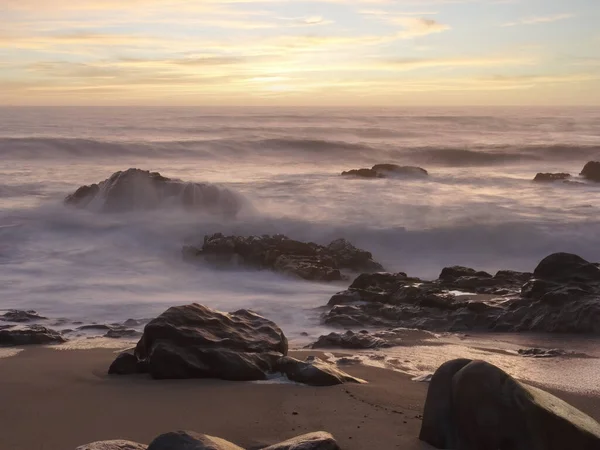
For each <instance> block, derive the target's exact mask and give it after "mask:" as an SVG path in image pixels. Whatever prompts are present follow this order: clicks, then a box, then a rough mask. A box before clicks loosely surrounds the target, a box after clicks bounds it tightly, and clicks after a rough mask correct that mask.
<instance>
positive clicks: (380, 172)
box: [342, 164, 429, 178]
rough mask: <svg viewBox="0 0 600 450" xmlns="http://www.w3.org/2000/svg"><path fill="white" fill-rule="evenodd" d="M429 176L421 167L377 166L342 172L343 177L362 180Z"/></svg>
mask: <svg viewBox="0 0 600 450" xmlns="http://www.w3.org/2000/svg"><path fill="white" fill-rule="evenodd" d="M428 175H429V174H428V172H427V171H426V170H425V169H422V168H421V167H414V166H400V165H398V164H375V165H374V166H373V167H372V168H371V169H352V170H348V171H345V172H342V176H354V177H361V178H387V177H393V176H405V177H426V176H428Z"/></svg>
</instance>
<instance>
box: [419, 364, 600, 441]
mask: <svg viewBox="0 0 600 450" xmlns="http://www.w3.org/2000/svg"><path fill="white" fill-rule="evenodd" d="M419 438H420V439H421V440H423V441H425V442H427V443H429V444H431V445H433V446H434V447H436V448H440V449H502V448H511V449H544V450H564V449H567V448H573V449H581V450H595V449H598V448H600V424H598V423H597V422H596V421H595V420H594V419H592V418H591V417H589V416H587V415H585V414H584V413H582V412H581V411H579V410H577V409H575V408H574V407H572V406H571V405H569V404H567V403H565V402H564V401H562V400H560V399H558V398H556V397H554V396H553V395H551V394H549V393H547V392H545V391H543V390H541V389H537V388H534V387H531V386H528V385H526V384H522V383H520V382H518V381H516V380H515V379H514V378H512V377H511V376H509V375H508V374H507V373H505V372H504V371H502V370H501V369H499V368H497V367H495V366H493V365H491V364H488V363H486V362H483V361H469V360H455V361H450V362H448V363H446V364H444V365H442V366H441V367H440V369H438V371H437V372H436V373H435V374H434V376H433V378H432V380H431V383H430V385H429V391H428V393H427V399H426V401H425V411H424V413H423V423H422V428H421V433H420V436H419Z"/></svg>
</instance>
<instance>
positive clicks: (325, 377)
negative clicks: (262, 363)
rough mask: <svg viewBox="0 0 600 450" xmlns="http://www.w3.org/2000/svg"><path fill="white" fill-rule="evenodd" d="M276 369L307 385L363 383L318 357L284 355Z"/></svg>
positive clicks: (289, 377)
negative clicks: (299, 358)
mask: <svg viewBox="0 0 600 450" xmlns="http://www.w3.org/2000/svg"><path fill="white" fill-rule="evenodd" d="M277 370H278V371H279V372H281V373H283V374H284V375H285V376H287V377H288V379H290V380H291V381H296V382H298V383H303V384H308V385H309V386H334V385H337V384H343V383H364V382H365V381H363V380H361V379H359V378H355V377H353V376H351V375H348V374H347V373H346V372H343V371H341V370H339V369H338V368H336V367H335V366H333V365H332V364H329V363H326V362H325V361H322V360H320V359H319V358H314V357H309V358H307V360H306V361H300V360H298V359H295V358H292V357H289V356H285V357H283V358H281V359H280V361H279V363H278V367H277Z"/></svg>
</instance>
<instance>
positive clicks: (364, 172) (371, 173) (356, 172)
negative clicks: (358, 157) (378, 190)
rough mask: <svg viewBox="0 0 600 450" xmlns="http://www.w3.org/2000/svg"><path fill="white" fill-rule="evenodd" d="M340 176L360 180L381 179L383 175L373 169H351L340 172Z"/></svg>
mask: <svg viewBox="0 0 600 450" xmlns="http://www.w3.org/2000/svg"><path fill="white" fill-rule="evenodd" d="M342 176H344V177H348V176H353V177H360V178H383V175H382V174H381V173H379V172H377V171H376V170H373V169H352V170H348V171H346V172H342Z"/></svg>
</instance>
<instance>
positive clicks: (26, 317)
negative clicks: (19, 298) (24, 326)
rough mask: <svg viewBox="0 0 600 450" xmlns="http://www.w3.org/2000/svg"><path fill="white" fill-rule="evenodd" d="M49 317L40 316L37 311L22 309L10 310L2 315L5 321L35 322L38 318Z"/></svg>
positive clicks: (1, 318)
mask: <svg viewBox="0 0 600 450" xmlns="http://www.w3.org/2000/svg"><path fill="white" fill-rule="evenodd" d="M47 319H48V318H47V317H44V316H40V315H39V314H38V313H37V312H36V311H31V310H30V311H20V310H16V309H13V310H10V311H8V312H7V313H5V314H2V315H0V320H3V321H5V322H16V323H23V322H33V321H36V320H47Z"/></svg>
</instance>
